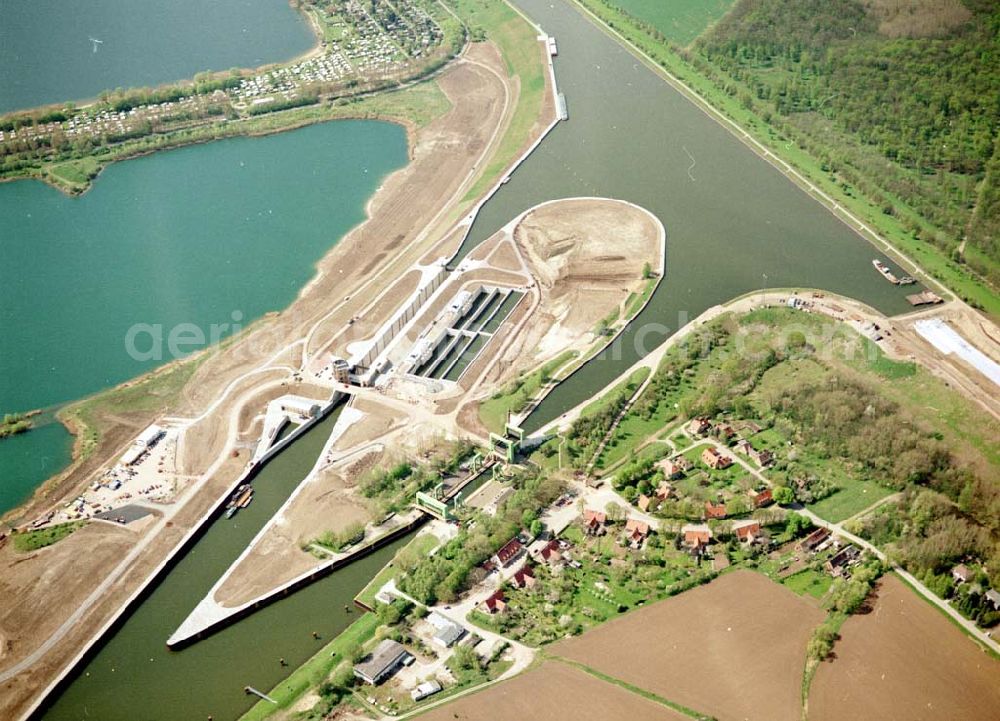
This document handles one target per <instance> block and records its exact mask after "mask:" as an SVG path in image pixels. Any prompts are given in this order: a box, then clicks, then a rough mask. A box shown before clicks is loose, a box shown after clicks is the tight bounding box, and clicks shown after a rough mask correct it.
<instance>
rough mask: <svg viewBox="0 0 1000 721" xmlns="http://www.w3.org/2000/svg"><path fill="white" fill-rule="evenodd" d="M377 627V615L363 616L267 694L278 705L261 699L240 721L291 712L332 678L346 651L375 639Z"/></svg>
mask: <svg viewBox="0 0 1000 721" xmlns="http://www.w3.org/2000/svg"><path fill="white" fill-rule="evenodd" d="M378 624H379V620H378V617H377V616H375V615H374V614H371V613H365V614H362V616H361V617H360V618H358V619H357V620H356V621H354V623H352V624H351V625H350V626H348V627H347V628H346V629H344V630H343V631H342V632H341V633H340V634H339V635H338V636H337V637H336V638H334V639H333V640H332V641H330V643H328V644H326V645H325V646H324V647H323V648H322V649H320V650H319V651H318V652H317V653H316V655H315V656H313V657H312V658H310V659H309V660H308V661H306V662H305V663H304V664H302V665H301V666H299V667H298V668H297V669H295V670H294V671H293V672H292V674H291V675H290V676H289V677H288V678H286V679H285V680H284V681H282V682H281V683H279V684H278V685H277V686H275V687H274V688H272V689H271V690H270V691H268V693H267V695H268V696H270V697H271V698H273V699H274V700H275V701H276V702H277V704H273V703H270V702H269V701H265V700H263V699H261V700H260V701H258V702H257V703H256V704H255V705H254V706H253V707H252V708H251V709H250V710H249V711H247V712H246V713H245V714H243V715H242V716H241V717H240V721H259V720H260V719H265V718H269V717H270V716H272V715H273V714H275V713H278V712H279V711H283V710H286V709H288V708H289V707H290V706H291V705H292V704H294V703H295V702H296V701H297V700H298V699H299V698H301V697H302V695H303V694H304V693H305V692H306V691H308V690H309V689H310V688H313V687H314V686H317V685H319V684H320V683H322V681H323V679H325V678H326V677H327V676H329V675H330V673H331V672H332V671H333V669H334V668H335V667H336V666H337V665H338V664H339V663H340V662H341V661H343V660H344V658H345V654H346V653H347V652H349V651H350V650H351V649H354V648H357V647H358V646H361V645H362V644H364V643H365V642H366V641H368V640H369V639H370V638H372V637H373V636H374V635H375V629H376V628H378Z"/></svg>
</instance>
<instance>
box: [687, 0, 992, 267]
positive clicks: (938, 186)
mask: <svg viewBox="0 0 1000 721" xmlns="http://www.w3.org/2000/svg"><path fill="white" fill-rule="evenodd" d="M903 4H904V5H909V7H907V8H903V9H902V10H901V9H900V8H899V7H897V6H899V5H900V4H899V3H895V4H891V3H887V2H885V1H884V0H864V1H862V0H793V1H792V2H789V1H787V0H752V1H751V0H743V1H742V2H740V3H739V4H738V5H737V6H736V7H735V8H734V10H733V11H732V12H731V13H730V14H729V15H727V16H726V17H725V18H723V19H722V20H721V21H720V22H719V23H718V24H717V25H716V26H715V27H714V28H713V29H712V30H711V31H709V33H708V34H707V35H706V36H704V37H703V38H702V39H700V40H699V41H698V43H697V44H696V53H694V54H696V55H698V56H700V57H701V58H703V59H707V60H708V63H709V64H710V65H712V66H714V67H716V68H720V69H721V70H722V71H723V72H724V74H725V76H728V78H731V80H732V81H735V83H736V87H734V88H733V89H732V90H733V92H739V93H741V94H742V93H746V97H745V98H744V104H746V105H748V106H749V107H752V108H753V109H754V110H755V111H758V112H759V113H760V114H761V115H763V116H764V117H765V119H766V120H769V121H771V122H772V124H775V125H776V126H777V127H779V128H781V129H785V130H792V131H793V135H795V136H797V137H800V138H803V137H804V138H805V139H806V145H807V146H808V149H809V150H810V152H812V153H813V154H814V155H816V156H817V157H819V158H820V159H822V160H824V162H825V164H826V166H827V168H828V169H829V170H831V171H832V172H837V173H838V174H841V175H842V176H843V177H844V178H846V179H848V180H850V182H851V183H853V184H854V185H857V186H858V187H859V188H860V189H861V190H862V191H863V192H865V194H866V195H869V196H870V197H873V198H874V199H876V200H879V201H880V202H882V203H883V204H884V205H883V207H884V209H885V211H886V212H888V213H890V214H891V213H893V212H894V207H893V201H892V196H896V197H898V198H901V199H902V200H904V201H905V202H906V203H907V204H908V205H909V206H910V207H911V208H913V209H914V210H916V211H917V212H918V213H920V214H921V215H922V216H924V217H925V218H927V219H928V220H930V221H931V222H932V223H933V224H935V225H937V226H938V227H939V228H941V229H942V231H943V233H941V234H938V235H937V236H935V237H932V238H926V240H929V241H931V242H934V243H936V244H937V245H939V246H940V247H942V248H944V249H946V250H953V249H955V248H956V247H957V245H958V243H959V242H960V241H961V240H962V239H963V238H964V237H965V235H966V233H967V232H968V234H969V237H968V240H969V243H970V245H972V246H973V247H974V248H975V249H976V250H977V252H975V253H970V254H968V257H967V258H964V260H967V261H968V262H969V264H970V265H971V266H974V267H975V270H977V271H978V272H980V273H981V274H983V275H985V276H987V277H990V278H991V279H992V280H994V281H996V280H998V279H1000V247H998V240H997V232H996V231H997V220H996V217H995V215H993V216H991V215H989V214H988V213H982V212H977V207H979V206H983V207H986V208H996V206H997V204H998V202H1000V178H998V177H997V175H998V174H997V172H996V164H997V161H995V160H993V158H994V155H995V152H996V150H997V148H996V134H997V119H998V118H1000V53H997V52H996V38H997V33H998V31H1000V6H998V5H997V4H996V3H994V2H991V0H964V4H963V3H962V2H959V1H958V0H951V1H950V2H949V1H942V2H937V3H928V2H921V1H919V0H913V1H912V2H910V3H908V4H907V3H903ZM739 88H743V90H740V89H739ZM786 123H790V127H789V126H788V125H786ZM830 123H833V125H834V128H835V129H836V130H835V132H833V133H830V132H829V130H830V128H829V126H830ZM845 139H850V141H851V142H843V141H844V140H845ZM865 148H869V149H871V148H874V149H875V150H876V151H877V154H878V156H881V157H882V158H883V159H887V160H889V161H890V162H889V163H885V162H881V163H878V162H874V160H873V158H872V157H871V152H870V150H869V151H866V150H865ZM991 161H992V165H991ZM990 167H992V168H993V169H994V172H992V173H990V174H989V176H987V169H988V168H990ZM984 178H986V181H985V182H984ZM955 255H956V257H959V256H958V254H957V253H956V254H955Z"/></svg>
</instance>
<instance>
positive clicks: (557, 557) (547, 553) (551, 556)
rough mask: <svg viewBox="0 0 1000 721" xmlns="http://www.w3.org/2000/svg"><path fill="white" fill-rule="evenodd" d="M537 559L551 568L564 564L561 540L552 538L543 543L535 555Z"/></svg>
mask: <svg viewBox="0 0 1000 721" xmlns="http://www.w3.org/2000/svg"><path fill="white" fill-rule="evenodd" d="M535 560H536V561H539V562H541V563H544V564H545V565H547V566H548V567H549V568H555V567H557V566H562V563H563V557H562V550H561V549H560V548H559V542H558V541H556V540H555V539H552V540H551V541H549V542H548V543H546V544H545V545H543V546H542V547H541V548H540V549H539V550H538V553H537V554H536V555H535Z"/></svg>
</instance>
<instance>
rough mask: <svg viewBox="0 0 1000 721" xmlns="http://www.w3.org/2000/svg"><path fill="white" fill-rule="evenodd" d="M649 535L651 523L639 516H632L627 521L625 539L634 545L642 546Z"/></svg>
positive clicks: (634, 546) (635, 546)
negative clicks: (640, 518)
mask: <svg viewBox="0 0 1000 721" xmlns="http://www.w3.org/2000/svg"><path fill="white" fill-rule="evenodd" d="M648 535H649V524H648V523H646V522H645V521H640V520H639V519H638V518H630V519H628V520H627V521H626V522H625V540H626V541H627V542H628V543H629V544H630V545H631V546H632V547H633V548H640V547H641V546H642V544H643V542H644V541H645V540H646V536H648Z"/></svg>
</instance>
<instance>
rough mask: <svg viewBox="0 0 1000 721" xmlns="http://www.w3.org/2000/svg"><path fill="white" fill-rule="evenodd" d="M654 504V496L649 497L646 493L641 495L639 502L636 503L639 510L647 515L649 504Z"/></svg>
mask: <svg viewBox="0 0 1000 721" xmlns="http://www.w3.org/2000/svg"><path fill="white" fill-rule="evenodd" d="M652 502H653V497H652V496H647V495H646V494H645V493H640V494H639V500H637V501H636V503H635V505H637V506H638V507H639V510H640V511H642V512H643V513H645V512H646V511H648V510H649V504H650V503H652Z"/></svg>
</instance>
